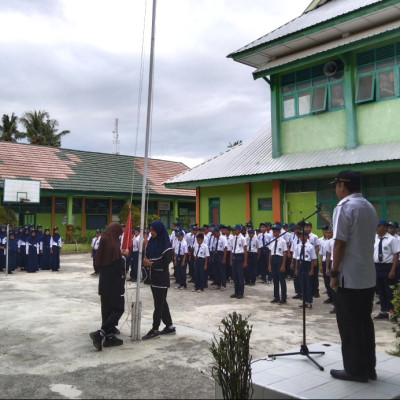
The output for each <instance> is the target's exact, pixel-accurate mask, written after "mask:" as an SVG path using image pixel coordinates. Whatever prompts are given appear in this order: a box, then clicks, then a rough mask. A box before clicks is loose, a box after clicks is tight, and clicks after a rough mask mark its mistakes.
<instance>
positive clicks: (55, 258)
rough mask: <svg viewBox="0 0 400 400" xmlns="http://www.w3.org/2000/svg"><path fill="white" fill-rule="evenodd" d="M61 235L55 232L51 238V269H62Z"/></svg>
mask: <svg viewBox="0 0 400 400" xmlns="http://www.w3.org/2000/svg"><path fill="white" fill-rule="evenodd" d="M61 245H62V243H61V236H60V235H59V234H58V233H54V234H53V235H52V237H51V239H50V249H51V270H52V271H59V270H60V249H61Z"/></svg>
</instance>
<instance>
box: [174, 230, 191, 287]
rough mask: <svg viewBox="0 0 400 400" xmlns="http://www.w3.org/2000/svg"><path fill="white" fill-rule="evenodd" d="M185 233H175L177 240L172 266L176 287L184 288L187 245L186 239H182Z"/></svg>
mask: <svg viewBox="0 0 400 400" xmlns="http://www.w3.org/2000/svg"><path fill="white" fill-rule="evenodd" d="M184 236H185V233H184V232H183V231H179V232H178V233H177V239H178V240H177V241H176V242H175V246H174V266H175V271H177V277H178V279H177V281H178V286H176V288H177V289H181V290H182V289H186V288H187V286H186V257H187V254H188V247H187V243H186V240H185V239H184Z"/></svg>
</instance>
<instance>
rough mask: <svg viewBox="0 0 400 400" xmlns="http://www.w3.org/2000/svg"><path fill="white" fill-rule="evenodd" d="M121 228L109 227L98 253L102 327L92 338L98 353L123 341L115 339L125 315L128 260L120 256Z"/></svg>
mask: <svg viewBox="0 0 400 400" xmlns="http://www.w3.org/2000/svg"><path fill="white" fill-rule="evenodd" d="M122 232H123V229H122V226H121V225H120V224H118V223H116V222H113V223H112V224H110V225H109V226H108V227H107V228H106V230H105V231H104V232H103V234H102V235H101V240H100V244H99V248H98V250H97V254H96V258H95V261H96V267H98V269H99V271H100V277H99V295H100V301H101V319H102V324H101V328H100V329H99V330H97V331H94V332H91V333H90V334H89V335H90V338H91V339H92V341H93V346H94V347H95V348H96V350H99V351H101V350H102V349H103V347H112V346H120V345H122V344H123V343H124V342H123V340H122V339H119V338H117V337H116V336H115V334H118V332H119V331H118V329H117V326H118V323H119V319H120V318H121V316H122V314H123V313H124V305H125V301H124V294H125V274H126V271H125V257H126V256H127V252H124V253H121V242H120V237H121V235H122Z"/></svg>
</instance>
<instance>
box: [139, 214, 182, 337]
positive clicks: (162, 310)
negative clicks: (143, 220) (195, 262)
mask: <svg viewBox="0 0 400 400" xmlns="http://www.w3.org/2000/svg"><path fill="white" fill-rule="evenodd" d="M150 235H151V237H150V239H149V242H148V244H147V246H146V251H145V257H144V259H143V263H144V265H145V266H147V267H149V272H150V286H151V291H152V293H153V300H154V313H153V327H152V329H150V330H149V332H148V333H147V334H146V335H145V336H143V337H142V339H143V340H147V339H153V338H158V337H159V336H160V335H165V334H174V333H176V329H175V327H174V325H173V324H172V318H171V314H170V312H169V307H168V303H167V292H168V288H169V286H170V280H169V264H170V263H171V261H172V259H173V255H174V250H173V248H172V246H171V242H170V238H169V236H168V232H167V229H166V228H165V226H164V224H163V223H162V222H161V221H159V220H156V221H153V222H152V223H151V224H150ZM161 321H162V322H163V323H164V324H165V328H164V329H163V330H162V331H161V332H160V331H159V330H158V328H159V327H160V322H161Z"/></svg>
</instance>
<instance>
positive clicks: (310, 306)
mask: <svg viewBox="0 0 400 400" xmlns="http://www.w3.org/2000/svg"><path fill="white" fill-rule="evenodd" d="M299 308H309V309H311V308H312V304H311V303H306V304H304V305H303V304H300V305H299Z"/></svg>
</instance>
